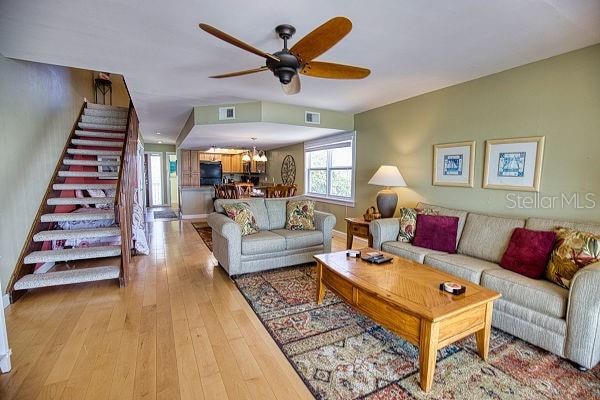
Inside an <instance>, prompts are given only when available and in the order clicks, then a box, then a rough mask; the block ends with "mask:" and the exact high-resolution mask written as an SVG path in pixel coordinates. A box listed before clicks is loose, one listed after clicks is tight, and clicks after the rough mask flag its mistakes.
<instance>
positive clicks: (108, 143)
mask: <svg viewBox="0 0 600 400" xmlns="http://www.w3.org/2000/svg"><path fill="white" fill-rule="evenodd" d="M71 143H72V144H74V145H76V146H94V147H119V148H122V147H123V144H124V142H123V141H120V140H119V141H117V140H88V139H73V140H71Z"/></svg>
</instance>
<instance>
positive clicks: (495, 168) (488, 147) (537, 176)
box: [483, 136, 545, 192]
mask: <svg viewBox="0 0 600 400" xmlns="http://www.w3.org/2000/svg"><path fill="white" fill-rule="evenodd" d="M544 140H545V139H544V137H543V136H535V137H524V138H514V139H500V140H486V142H485V166H484V175H483V187H484V188H485V189H503V190H522V191H529V192H539V190H540V181H541V177H542V159H543V157H544Z"/></svg>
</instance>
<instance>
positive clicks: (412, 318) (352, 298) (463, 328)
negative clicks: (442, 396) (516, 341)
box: [316, 261, 493, 392]
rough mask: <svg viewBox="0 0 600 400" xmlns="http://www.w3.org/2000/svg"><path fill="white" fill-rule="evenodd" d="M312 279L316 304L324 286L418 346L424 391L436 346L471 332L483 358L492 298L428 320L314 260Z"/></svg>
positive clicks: (427, 387)
mask: <svg viewBox="0 0 600 400" xmlns="http://www.w3.org/2000/svg"><path fill="white" fill-rule="evenodd" d="M316 279H317V299H316V301H317V304H321V303H322V302H323V297H324V295H325V287H327V288H329V289H330V290H332V291H333V292H335V293H336V294H337V295H338V296H340V297H341V298H342V299H344V300H345V301H346V302H347V303H349V304H350V305H352V306H353V307H354V308H356V309H357V310H359V311H360V312H362V313H363V314H365V315H367V316H368V317H370V318H371V319H373V321H375V322H377V323H378V324H381V325H382V326H384V327H386V328H387V329H389V330H391V331H392V332H394V333H395V334H397V335H398V336H400V337H402V338H404V339H405V340H407V341H408V342H410V343H412V344H414V345H415V346H417V347H418V348H419V368H420V372H419V377H420V381H419V383H420V386H421V389H423V390H424V391H425V392H428V391H430V390H431V386H432V384H433V375H434V372H435V363H436V356H437V351H438V349H440V348H443V347H445V346H447V345H449V344H451V343H454V342H456V341H458V340H460V339H462V338H464V337H466V336H468V335H471V334H475V338H476V341H477V350H478V353H479V356H480V357H481V358H482V359H483V360H487V357H488V349H489V343H490V332H491V324H492V309H493V300H490V301H487V302H483V303H482V304H477V305H474V306H473V307H468V308H465V309H459V310H457V311H454V312H452V313H450V314H448V315H445V316H444V317H443V318H440V319H436V320H428V319H425V318H422V317H419V316H418V315H415V314H413V313H409V312H407V311H405V310H403V309H401V308H400V307H397V306H395V305H394V304H391V303H390V302H388V301H386V299H385V298H384V297H382V296H380V295H378V294H377V293H373V292H371V291H369V290H366V289H364V288H361V287H359V286H357V285H355V284H354V283H353V282H351V281H349V280H347V279H346V278H345V277H344V276H342V275H339V274H337V273H336V272H335V271H333V270H331V269H328V268H327V267H326V266H324V265H323V264H322V263H321V262H318V261H317V278H316Z"/></svg>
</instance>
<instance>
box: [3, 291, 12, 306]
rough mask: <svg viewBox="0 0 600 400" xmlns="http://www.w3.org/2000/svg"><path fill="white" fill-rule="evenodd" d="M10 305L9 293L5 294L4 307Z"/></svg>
mask: <svg viewBox="0 0 600 400" xmlns="http://www.w3.org/2000/svg"><path fill="white" fill-rule="evenodd" d="M9 305H10V296H9V295H8V293H6V294H4V296H2V308H6V307H8V306H9Z"/></svg>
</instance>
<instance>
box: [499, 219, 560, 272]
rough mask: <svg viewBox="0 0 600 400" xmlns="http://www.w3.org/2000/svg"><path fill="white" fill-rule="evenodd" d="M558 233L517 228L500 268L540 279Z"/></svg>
mask: <svg viewBox="0 0 600 400" xmlns="http://www.w3.org/2000/svg"><path fill="white" fill-rule="evenodd" d="M555 241H556V233H555V232H550V231H532V230H530V229H525V228H515V230H514V231H513V233H512V236H511V237H510V242H509V243H508V248H507V249H506V251H505V252H504V255H503V256H502V261H500V266H502V268H505V269H508V270H510V271H513V272H516V273H517V274H521V275H524V276H526V277H528V278H533V279H540V278H542V277H543V276H544V272H545V271H546V265H547V264H548V260H549V259H550V255H551V254H552V250H553V249H554V242H555Z"/></svg>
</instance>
